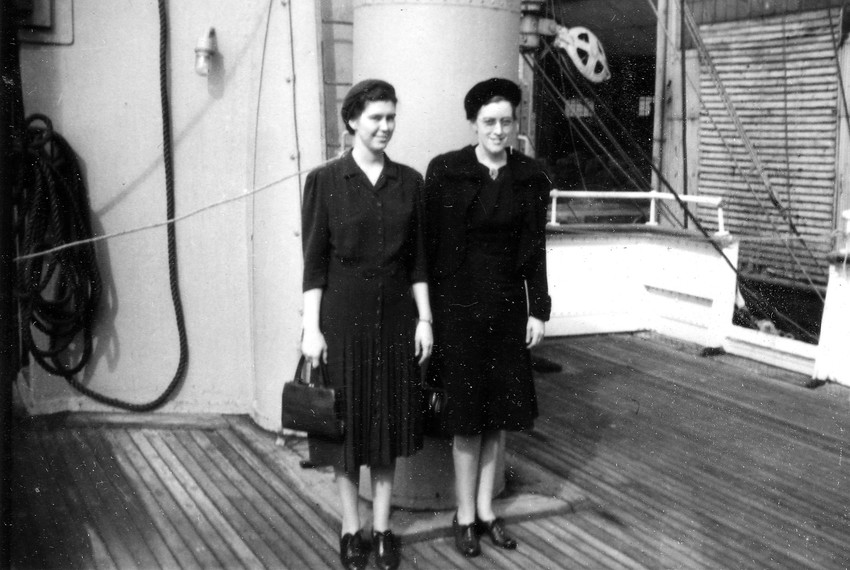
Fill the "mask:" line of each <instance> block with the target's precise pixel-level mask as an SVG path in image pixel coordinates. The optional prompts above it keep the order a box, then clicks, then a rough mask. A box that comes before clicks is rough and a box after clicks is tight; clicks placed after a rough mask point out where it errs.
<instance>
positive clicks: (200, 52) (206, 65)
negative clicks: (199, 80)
mask: <svg viewBox="0 0 850 570" xmlns="http://www.w3.org/2000/svg"><path fill="white" fill-rule="evenodd" d="M217 51H218V48H217V46H216V40H215V28H210V29H209V31H208V32H207V33H206V34H204V35H203V36H201V37H200V38H198V45H197V46H195V73H197V74H198V75H201V76H203V77H206V76H207V75H209V74H210V64H211V63H212V58H213V56H214V55H215V54H216V53H217Z"/></svg>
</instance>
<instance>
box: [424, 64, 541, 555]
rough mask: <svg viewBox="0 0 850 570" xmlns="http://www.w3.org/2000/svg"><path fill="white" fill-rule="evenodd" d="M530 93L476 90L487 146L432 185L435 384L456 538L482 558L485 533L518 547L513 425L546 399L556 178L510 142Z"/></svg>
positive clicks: (475, 114)
mask: <svg viewBox="0 0 850 570" xmlns="http://www.w3.org/2000/svg"><path fill="white" fill-rule="evenodd" d="M520 97H521V92H520V89H519V87H518V86H517V85H516V84H515V83H513V82H511V81H508V80H506V79H499V78H493V79H489V80H487V81H483V82H481V83H478V84H477V85H475V86H474V87H473V88H472V89H471V90H470V91H469V93H468V94H467V96H466V98H465V101H464V105H465V107H466V114H467V118H468V119H469V121H470V123H471V125H472V129H473V131H474V132H475V133H476V135H477V138H478V142H477V144H476V145H473V146H468V147H465V148H462V149H460V150H457V151H454V152H449V153H446V154H443V155H441V156H438V157H436V158H435V159H434V160H432V161H431V164H430V165H429V167H428V172H427V175H426V181H425V194H426V212H427V219H428V222H427V235H428V237H427V242H428V270H429V275H430V279H431V281H430V284H431V304H432V307H433V311H434V342H435V345H434V353H433V354H432V357H431V362H430V364H429V370H428V375H429V377H430V379H431V382H432V383H434V384H437V385H442V386H443V387H445V389H446V393H447V397H446V408H445V416H444V426H443V427H444V428H445V429H446V430H447V431H448V432H449V433H452V434H453V435H454V440H453V450H452V454H453V460H454V468H455V491H456V494H457V507H458V509H457V513H456V514H455V519H454V522H453V527H454V534H455V542H456V544H457V547H458V549H459V550H460V551H461V552H462V553H463V554H464V555H465V556H477V555H478V554H479V553H480V545H479V539H478V537H479V535H481V534H487V535H488V536H489V537H490V538H491V540H492V541H493V542H494V544H496V545H497V546H500V547H502V548H507V549H513V548H516V541H515V540H513V539H512V538H511V537H510V536H509V535H508V534H507V533H506V532H505V528H504V523H503V521H502V519H500V518H498V517H497V516H496V514H495V513H494V512H493V502H492V499H493V490H494V485H495V478H496V460H497V455H498V450H499V446H500V441H501V439H502V435H503V432H504V431H505V430H524V429H528V428H530V427H532V425H533V422H534V419H535V417H537V399H536V395H535V391H534V382H533V379H532V375H531V360H530V355H529V349H530V348H532V347H534V346H536V345H537V344H539V343H540V341H541V340H542V339H543V335H544V330H545V325H544V323H545V321H547V320H548V319H549V312H550V307H551V301H550V299H549V294H548V285H547V279H546V247H545V227H546V203H547V201H548V193H549V190H550V189H551V184H550V182H549V180H548V178H547V177H546V175H545V174H544V173H543V171H542V169H541V168H540V167H539V166H538V165H537V164H536V163H535V162H534V161H533V160H531V159H529V158H528V157H526V156H524V155H522V154H521V153H519V152H516V151H514V150H513V149H511V148H509V146H508V145H509V139H510V136H511V134H512V132H513V130H514V128H515V125H516V108H517V105H519V102H520Z"/></svg>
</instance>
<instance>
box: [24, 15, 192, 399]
mask: <svg viewBox="0 0 850 570" xmlns="http://www.w3.org/2000/svg"><path fill="white" fill-rule="evenodd" d="M158 1H159V33H160V43H159V81H160V99H161V105H162V138H163V145H162V147H163V163H164V166H165V190H166V210H167V217H168V219H173V218H174V164H173V158H172V136H171V113H170V104H169V99H168V73H167V56H168V20H167V14H166V7H165V0H158ZM39 123H41V124H43V126H39ZM24 152H25V153H26V157H27V158H26V166H25V168H24V172H23V173H22V176H21V180H20V184H21V193H20V198H21V199H20V202H19V219H20V220H21V221H22V222H23V223H22V224H21V227H20V228H19V232H18V234H19V244H20V247H21V249H22V251H21V253H22V254H23V255H24V256H26V255H32V254H36V253H40V252H45V250H53V249H54V248H56V247H57V246H61V245H63V244H66V243H74V242H83V243H78V245H77V247H73V248H65V249H60V250H56V251H53V252H52V253H49V254H47V255H41V256H36V257H31V258H27V259H23V260H22V261H21V262H19V263H20V265H19V268H18V295H19V298H20V305H21V313H22V319H21V323H22V326H21V329H22V336H23V339H24V343H25V347H26V348H27V350H28V351H29V352H30V354H32V355H33V357H34V358H35V360H36V361H37V362H38V363H39V365H41V366H42V367H43V368H44V369H45V370H47V371H48V372H49V373H51V374H53V375H56V376H62V377H63V378H65V379H66V380H67V381H68V383H69V384H70V385H71V386H72V387H73V388H74V389H76V390H77V391H79V392H80V393H82V394H84V395H85V396H88V397H90V398H92V399H94V400H96V401H98V402H100V403H103V404H107V405H109V406H112V407H116V408H120V409H124V410H128V411H135V412H146V411H151V410H153V409H156V408H158V407H160V406H161V405H163V404H164V403H165V402H166V401H167V400H168V399H169V398H170V397H171V395H172V394H173V393H174V391H175V390H176V389H177V387H178V386H179V385H180V383H181V382H182V380H183V378H184V376H185V374H186V368H187V366H188V361H189V359H188V342H187V338H186V326H185V321H184V317H183V304H182V302H181V300H180V289H179V283H178V274H177V239H176V235H175V228H174V224H168V227H167V232H168V271H169V279H170V282H171V298H172V302H173V304H174V314H175V318H176V321H177V333H178V337H179V344H180V356H179V361H178V364H177V370H176V371H175V373H174V377H173V378H172V380H171V382H170V383H169V385H168V386H167V387H166V389H165V390H164V391H163V392H162V394H160V395H159V396H158V397H157V398H155V399H154V400H152V401H150V402H147V403H141V404H136V403H131V402H126V401H123V400H119V399H117V398H112V397H109V396H106V395H104V394H101V393H99V392H96V391H94V390H91V389H90V388H87V387H86V386H84V385H83V384H81V383H80V382H79V381H78V380H77V379H76V378H75V375H76V374H77V373H78V372H79V371H81V370H82V369H83V368H84V367H85V366H86V364H87V363H88V361H89V359H90V357H91V353H92V329H93V326H94V320H95V316H96V312H97V308H98V305H99V302H100V297H101V292H102V284H101V278H100V272H99V271H98V269H97V262H96V258H95V252H94V246H93V245H92V243H90V242H86V240H87V239H88V238H89V237H90V236H91V234H92V231H91V224H90V221H89V211H90V208H89V203H88V193H87V191H86V188H85V185H84V183H83V179H82V175H81V173H80V168H79V164H78V162H77V158H76V155H75V154H74V151H73V150H72V149H71V147H70V145H68V143H67V142H66V141H65V139H63V138H62V137H61V136H60V135H59V134H57V133H56V132H54V131H53V126H52V124H51V122H50V120H49V119H48V118H47V117H45V116H44V115H33V116H31V117H30V118H28V119H27V131H26V148H25V150H24ZM35 331H39V332H40V333H42V334H43V335H45V336H46V337H47V342H48V346H47V348H41V347H40V346H39V345H38V342H37V340H36V337H35V335H34V332H35ZM71 361H74V362H75V363H72V362H71Z"/></svg>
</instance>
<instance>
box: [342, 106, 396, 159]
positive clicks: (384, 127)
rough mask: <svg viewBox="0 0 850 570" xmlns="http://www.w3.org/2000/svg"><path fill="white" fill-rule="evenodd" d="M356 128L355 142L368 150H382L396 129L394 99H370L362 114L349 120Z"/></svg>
mask: <svg viewBox="0 0 850 570" xmlns="http://www.w3.org/2000/svg"><path fill="white" fill-rule="evenodd" d="M348 124H349V126H350V127H351V128H352V129H354V139H355V144H358V141H359V144H361V145H363V146H364V147H365V148H367V149H368V150H370V151H372V152H375V153H378V152H382V151H383V150H384V149H385V148H387V145H388V144H389V142H390V139H391V138H392V137H393V131H394V130H395V103H393V102H392V101H369V102H368V103H366V107H365V108H364V109H363V112H362V113H360V116H359V117H357V118H356V119H351V120H350V121H348Z"/></svg>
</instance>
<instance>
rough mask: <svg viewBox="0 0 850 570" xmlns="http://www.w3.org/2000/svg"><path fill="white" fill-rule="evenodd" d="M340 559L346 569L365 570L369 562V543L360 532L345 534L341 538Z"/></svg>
mask: <svg viewBox="0 0 850 570" xmlns="http://www.w3.org/2000/svg"><path fill="white" fill-rule="evenodd" d="M339 561H340V562H342V567H343V568H345V569H346V570H363V569H364V568H366V564H368V563H369V545H368V544H367V543H366V542H364V541H363V537H362V536H360V533H359V532H355V533H354V534H352V533H348V534H344V535H343V536H342V537H341V538H340V539H339Z"/></svg>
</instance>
